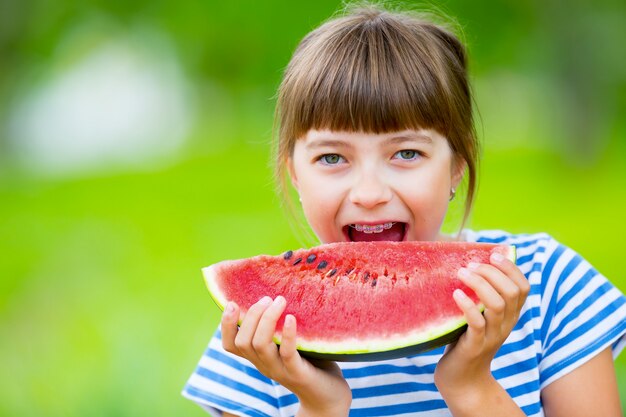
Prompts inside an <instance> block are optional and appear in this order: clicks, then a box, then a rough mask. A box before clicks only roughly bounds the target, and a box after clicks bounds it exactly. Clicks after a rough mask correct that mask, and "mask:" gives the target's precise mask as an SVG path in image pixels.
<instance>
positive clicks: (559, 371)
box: [539, 239, 626, 389]
mask: <svg viewBox="0 0 626 417" xmlns="http://www.w3.org/2000/svg"><path fill="white" fill-rule="evenodd" d="M544 255H545V258H544V264H543V270H542V278H541V280H542V282H541V316H542V317H543V321H542V323H541V344H542V349H541V358H540V365H539V371H540V375H541V388H542V389H543V388H545V387H546V386H547V385H548V384H550V383H551V382H554V381H555V380H557V379H559V378H560V377H562V376H563V375H565V374H567V373H569V372H571V371H572V370H574V369H576V368H578V367H579V366H581V365H582V364H584V363H585V362H587V361H588V360H590V359H591V358H593V357H594V356H596V355H597V354H598V353H600V352H601V351H602V350H604V349H605V348H607V347H609V346H611V348H612V349H613V356H614V357H617V355H618V354H619V352H620V351H621V350H622V349H623V348H624V346H626V336H625V334H626V298H625V297H624V295H623V294H622V293H621V292H620V291H619V290H618V289H617V288H616V287H615V286H614V285H612V284H611V283H610V282H609V281H608V280H607V279H606V278H605V277H604V276H603V275H601V274H600V273H598V271H596V270H595V269H594V268H593V267H592V266H591V265H590V264H589V263H588V262H587V261H585V260H584V259H583V258H582V257H581V256H580V255H579V254H577V253H576V252H574V251H573V250H572V249H570V248H567V247H566V246H563V245H561V244H559V243H558V242H556V241H554V240H553V239H551V240H549V241H548V242H547V246H546V250H545V252H544Z"/></svg>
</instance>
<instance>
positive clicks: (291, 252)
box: [283, 250, 293, 260]
mask: <svg viewBox="0 0 626 417" xmlns="http://www.w3.org/2000/svg"><path fill="white" fill-rule="evenodd" d="M292 256H293V251H292V250H288V251H287V252H285V255H283V258H285V260H287V259H291V257H292Z"/></svg>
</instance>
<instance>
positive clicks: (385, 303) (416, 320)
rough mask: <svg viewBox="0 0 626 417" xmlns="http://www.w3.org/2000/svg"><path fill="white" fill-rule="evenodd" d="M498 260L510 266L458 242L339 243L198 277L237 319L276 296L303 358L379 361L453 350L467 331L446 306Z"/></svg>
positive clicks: (508, 251)
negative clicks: (234, 308)
mask: <svg viewBox="0 0 626 417" xmlns="http://www.w3.org/2000/svg"><path fill="white" fill-rule="evenodd" d="M493 252H498V253H500V254H502V255H504V256H506V257H508V258H509V259H511V260H513V261H514V260H515V248H514V247H512V246H506V245H495V244H487V243H465V242H340V243H331V244H326V245H321V246H317V247H314V248H311V249H299V250H296V251H288V252H286V253H284V254H283V255H279V256H267V255H261V256H256V257H253V258H248V259H240V260H235V261H223V262H219V263H217V264H215V265H211V266H209V267H207V268H204V269H203V273H204V277H205V280H206V283H207V287H208V289H209V292H210V293H211V296H212V297H213V299H214V300H215V302H216V303H217V305H218V306H219V307H220V308H222V309H223V308H224V306H225V305H226V304H227V302H228V301H234V302H236V303H237V304H238V305H239V307H240V308H241V310H242V311H244V312H245V311H247V309H248V308H249V307H250V306H251V305H252V304H254V303H256V302H257V301H258V300H259V299H261V298H262V297H263V296H266V295H267V296H270V297H272V298H275V297H277V296H278V295H282V296H284V297H285V299H286V300H287V307H286V309H285V312H284V313H283V315H282V317H281V318H280V319H279V321H278V324H277V328H276V334H275V338H274V340H275V341H276V342H277V343H279V341H280V337H281V330H282V326H283V323H284V318H285V315H286V314H293V315H294V316H295V317H296V320H297V323H298V335H297V343H298V350H299V351H300V352H301V354H303V355H304V356H308V357H311V358H320V359H329V360H337V361H366V360H383V359H391V358H396V357H403V356H408V355H411V354H417V353H419V352H424V351H427V350H430V349H433V348H436V347H439V346H443V345H445V344H448V343H451V342H453V341H455V340H456V339H457V338H458V337H459V336H460V335H461V334H462V333H463V331H464V330H465V328H466V326H467V323H466V321H465V319H464V316H463V314H462V312H461V310H460V309H459V308H458V307H457V305H456V303H455V302H454V300H453V298H452V293H453V291H454V290H455V289H456V288H461V289H463V291H465V293H466V294H467V295H468V296H470V298H472V299H473V300H474V301H477V300H478V298H477V296H476V294H474V292H473V291H472V290H471V289H469V288H468V287H466V286H465V285H464V284H463V283H462V282H461V281H460V280H459V279H458V278H457V271H458V269H459V268H461V267H464V266H467V265H468V264H469V263H470V262H479V263H489V257H490V255H491V253H493Z"/></svg>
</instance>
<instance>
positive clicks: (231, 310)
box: [224, 301, 235, 316]
mask: <svg viewBox="0 0 626 417" xmlns="http://www.w3.org/2000/svg"><path fill="white" fill-rule="evenodd" d="M234 312H235V306H234V305H233V303H232V301H229V302H228V304H226V308H225V309H224V314H226V315H227V316H230V315H231V314H233V313H234Z"/></svg>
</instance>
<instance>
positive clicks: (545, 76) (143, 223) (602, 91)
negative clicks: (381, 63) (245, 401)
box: [0, 0, 626, 416]
mask: <svg viewBox="0 0 626 417" xmlns="http://www.w3.org/2000/svg"><path fill="white" fill-rule="evenodd" d="M406 3H407V4H411V3H410V2H406ZM0 7H1V9H0V42H1V43H0V48H1V49H0V59H1V60H2V64H1V65H0V135H1V136H0V334H1V335H2V336H1V337H0V415H3V416H5V415H6V416H85V415H89V416H138V415H139V416H143V415H146V416H148V415H149V416H172V415H203V414H204V413H203V412H202V411H201V410H200V409H199V408H198V407H196V406H194V405H193V404H192V403H191V402H189V401H187V400H184V399H183V398H182V397H181V396H180V391H181V389H182V387H183V385H184V383H185V381H186V378H187V377H188V376H189V374H190V373H191V372H192V371H193V369H194V367H195V365H196V363H197V360H198V359H199V358H200V356H201V354H202V352H203V350H204V348H205V346H206V343H207V342H208V340H209V338H210V336H211V334H212V332H213V330H214V328H215V326H216V323H217V321H218V319H219V312H218V311H217V309H216V307H215V306H214V305H213V303H212V301H211V299H210V297H209V295H208V294H207V293H206V290H205V288H204V284H203V281H202V277H201V274H200V268H201V267H203V266H206V265H208V264H211V263H214V262H217V261H219V260H222V259H227V258H240V257H247V256H252V255H256V254H259V253H271V254H275V253H280V252H281V251H284V250H286V249H289V248H295V247H299V246H302V245H304V244H310V243H311V242H308V241H306V240H304V239H301V238H299V237H298V236H299V234H298V233H297V232H294V230H292V229H291V228H290V227H289V224H288V222H286V221H285V214H284V213H283V211H282V210H281V208H280V203H279V198H278V197H277V196H276V195H275V193H274V186H273V183H272V173H271V168H270V154H269V142H270V139H271V130H272V112H273V104H274V92H275V89H276V87H277V85H278V83H279V80H280V74H281V71H282V69H283V68H284V66H285V65H286V63H287V61H288V59H289V56H290V54H291V52H292V51H293V48H294V47H295V45H296V44H297V42H298V40H299V39H300V38H301V37H302V36H303V35H304V34H305V33H307V32H308V31H309V30H311V29H312V28H313V27H315V26H316V25H317V24H319V23H320V22H321V21H323V20H324V19H325V18H327V17H328V16H329V15H330V14H332V13H333V12H334V11H335V10H337V9H338V8H339V7H340V5H339V3H338V2H334V1H317V2H302V3H296V2H287V1H265V2H256V1H250V0H246V1H232V2H214V1H204V2H201V1H188V0H179V1H177V2H167V1H158V0H156V1H136V2H125V1H107V2H104V1H102V2H78V1H68V0H63V1H56V2H47V1H36V0H31V1H17V0H15V1H1V2H0ZM428 7H429V8H432V4H431V5H430V6H428ZM436 8H438V9H441V10H443V11H444V12H446V13H448V14H450V15H452V16H454V17H456V18H457V19H458V20H459V22H461V26H462V28H463V31H464V36H465V40H466V42H467V44H468V45H469V50H470V54H471V74H472V78H473V82H474V90H475V94H476V102H477V104H478V108H479V109H480V115H479V117H478V119H479V129H478V130H479V133H480V135H481V137H482V138H483V141H484V144H485V153H484V158H483V160H482V167H481V182H480V189H479V197H478V200H477V203H476V206H475V210H474V215H473V217H472V219H471V222H470V224H469V226H470V227H471V228H474V229H482V228H498V229H505V230H509V231H512V232H528V233H531V232H547V233H550V234H552V235H553V236H555V237H556V238H557V239H559V240H560V241H562V242H563V243H565V244H567V245H568V246H570V247H573V248H574V249H575V250H577V251H578V252H579V253H581V254H582V255H583V256H584V257H585V258H586V259H588V260H589V261H590V262H591V263H592V264H593V265H594V266H595V267H596V268H597V269H598V270H599V271H600V272H602V273H603V274H604V275H606V276H608V277H609V278H610V279H611V280H612V281H613V282H614V283H615V285H617V286H618V287H619V288H620V289H621V290H622V291H624V290H626V276H625V274H624V268H623V266H622V265H623V260H622V259H621V256H623V254H622V252H623V250H622V245H621V244H622V242H623V240H624V235H625V234H626V221H625V220H624V216H625V214H624V213H626V158H625V156H626V144H625V138H626V137H625V136H626V125H625V122H624V120H626V117H624V115H625V111H624V110H625V109H626V58H625V54H624V53H623V52H622V48H623V41H624V39H625V36H624V35H625V32H624V27H626V11H625V6H624V4H623V2H621V1H619V0H616V1H610V0H603V1H593V2H592V1H586V2H585V1H577V2H566V1H559V0H549V1H538V0H534V1H527V2H516V1H508V0H500V1H484V0H483V1H472V2H467V1H462V0H458V1H445V2H440V3H437V4H436ZM78 26H80V27H81V28H82V29H81V30H84V31H86V32H85V33H87V34H89V36H85V37H83V39H86V40H85V41H84V42H82V43H79V44H78V46H75V47H74V49H71V50H70V52H69V53H68V52H65V53H64V55H59V44H60V43H61V42H62V41H63V39H66V37H67V36H68V33H71V32H72V30H75V28H76V27H78ZM146 27H148V28H150V30H151V31H153V32H158V33H160V34H161V35H162V36H164V37H166V38H167V39H168V42H169V43H168V44H169V45H170V46H171V48H172V50H173V51H175V59H176V62H177V65H180V68H182V73H183V74H184V77H185V79H186V80H187V82H188V85H189V86H190V87H189V88H190V90H191V93H190V97H192V98H193V106H194V109H195V116H194V117H193V123H192V124H191V127H190V128H189V129H188V130H187V131H186V132H185V139H186V140H185V142H184V144H183V145H182V146H181V147H180V148H178V150H177V151H176V152H172V154H171V155H170V156H168V157H166V158H163V157H161V158H157V160H156V161H150V163H149V164H148V165H147V167H146V165H145V164H143V161H137V163H136V164H135V161H130V162H128V161H125V162H120V161H119V160H112V161H105V162H104V163H101V164H95V165H93V166H91V167H89V168H87V169H84V168H83V169H80V170H74V171H71V170H70V171H68V172H63V171H62V170H61V173H59V172H58V171H54V172H52V171H46V170H45V169H42V168H41V167H38V166H37V164H34V163H32V162H29V160H28V159H27V158H24V155H23V152H24V151H23V149H22V148H20V146H19V145H18V144H16V142H15V140H14V139H13V138H12V137H11V134H12V133H11V131H10V130H8V129H4V128H3V126H7V125H8V124H9V121H10V119H11V114H13V113H12V111H13V110H12V109H14V108H15V106H16V103H18V102H19V101H20V99H21V97H22V96H23V95H24V94H26V92H28V91H31V89H36V88H37V86H38V85H41V84H45V82H46V80H48V79H51V78H53V77H54V76H55V74H58V73H59V72H62V71H64V70H65V69H67V68H71V66H72V65H73V63H75V62H77V61H80V59H81V57H83V56H85V55H86V54H89V52H90V51H92V50H94V49H97V48H98V47H99V46H100V45H102V44H103V43H105V42H106V41H107V39H111V38H116V39H120V38H124V37H125V36H127V37H129V38H133V39H135V40H134V41H133V42H135V43H137V42H139V44H141V42H142V41H141V39H142V38H141V36H139V37H137V36H135V35H136V33H137V31H141V30H143V29H137V28H146ZM137 39H139V40H137ZM141 46H142V47H143V48H144V49H146V50H150V49H151V48H155V46H154V45H153V44H152V43H150V42H146V43H145V45H141ZM25 123H28V121H26V122H25ZM140 162H141V163H140ZM453 204H454V205H453V208H452V210H451V218H450V219H449V221H448V223H447V226H446V227H447V229H448V230H453V229H454V225H455V224H457V223H458V214H459V212H460V210H459V208H460V203H459V201H455V202H454V203H453ZM617 373H618V379H619V382H620V390H621V398H622V403H623V404H625V405H626V357H625V356H624V355H622V356H621V357H620V358H619V359H618V360H617ZM625 408H626V407H625Z"/></svg>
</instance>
